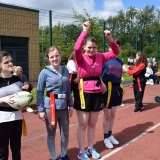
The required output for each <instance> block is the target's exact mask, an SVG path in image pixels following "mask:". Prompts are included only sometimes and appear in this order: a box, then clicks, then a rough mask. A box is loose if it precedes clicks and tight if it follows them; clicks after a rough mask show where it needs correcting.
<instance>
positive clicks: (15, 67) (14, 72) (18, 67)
mask: <svg viewBox="0 0 160 160" xmlns="http://www.w3.org/2000/svg"><path fill="white" fill-rule="evenodd" d="M19 69H22V67H21V66H14V67H13V74H14V75H16V74H17V72H18V70H19Z"/></svg>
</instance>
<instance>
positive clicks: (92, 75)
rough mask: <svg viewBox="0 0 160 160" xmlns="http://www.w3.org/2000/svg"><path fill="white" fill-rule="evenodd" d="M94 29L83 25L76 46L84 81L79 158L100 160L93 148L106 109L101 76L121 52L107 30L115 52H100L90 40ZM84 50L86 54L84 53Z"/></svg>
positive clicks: (93, 41) (76, 60) (85, 24)
mask: <svg viewBox="0 0 160 160" xmlns="http://www.w3.org/2000/svg"><path fill="white" fill-rule="evenodd" d="M90 27H91V23H90V22H89V21H87V22H84V23H83V31H82V33H81V34H80V36H79V37H78V40H77V42H76V44H75V46H74V55H75V62H76V65H77V69H78V75H79V77H80V82H79V94H80V101H81V105H80V107H77V108H75V109H76V113H77V117H78V129H77V141H78V145H79V148H80V151H79V152H78V155H77V156H78V158H79V159H81V160H89V157H88V156H90V155H91V156H92V157H93V158H95V159H98V158H100V154H99V153H98V152H97V151H96V149H94V148H93V143H94V135H95V127H96V122H97V119H98V114H99V111H101V110H103V105H102V84H101V80H100V75H101V72H102V64H103V63H105V62H106V61H109V60H110V59H112V58H114V57H115V56H117V55H118V53H119V49H118V46H117V44H116V42H115V41H114V40H113V38H112V34H111V32H110V31H108V30H106V31H105V35H106V38H107V39H108V41H109V43H110V45H111V48H112V51H110V52H107V53H98V52H97V41H96V39H95V38H94V37H87V36H88V31H89V29H90ZM82 48H83V49H84V54H83V53H82ZM86 129H87V138H88V147H87V149H86V150H85V146H84V142H85V132H86Z"/></svg>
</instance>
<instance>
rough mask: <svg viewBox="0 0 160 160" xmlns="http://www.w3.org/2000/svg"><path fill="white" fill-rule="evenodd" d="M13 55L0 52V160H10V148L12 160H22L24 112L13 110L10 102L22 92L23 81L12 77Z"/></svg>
mask: <svg viewBox="0 0 160 160" xmlns="http://www.w3.org/2000/svg"><path fill="white" fill-rule="evenodd" d="M12 71H13V63H12V58H11V55H10V54H9V53H8V52H6V51H1V52H0V72H1V77H0V159H1V160H8V154H9V151H8V149H9V146H10V148H11V153H12V160H21V135H22V119H23V116H22V112H21V111H19V110H17V109H14V108H12V107H11V106H10V105H9V100H10V98H11V97H12V95H13V94H14V93H17V92H19V91H21V90H22V86H23V83H22V81H21V79H20V78H19V77H17V76H15V75H12V73H11V72H12Z"/></svg>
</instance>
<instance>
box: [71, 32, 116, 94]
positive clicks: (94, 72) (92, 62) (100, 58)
mask: <svg viewBox="0 0 160 160" xmlns="http://www.w3.org/2000/svg"><path fill="white" fill-rule="evenodd" d="M87 36H88V33H87V32H85V31H82V33H81V34H80V36H79V38H78V40H77V42H76V44H75V46H74V55H75V62H76V65H77V69H78V75H79V77H80V78H84V77H91V76H98V77H100V76H101V73H102V65H103V63H105V62H107V61H109V60H110V59H112V58H114V57H116V56H117V55H118V53H119V49H118V46H117V44H116V42H115V41H114V42H112V43H111V44H110V46H111V48H112V51H110V52H106V53H96V54H95V55H94V56H92V57H91V56H90V57H89V56H88V55H86V54H83V53H82V46H83V43H84V40H85V38H86V37H87ZM96 83H97V80H90V81H84V82H83V91H84V92H87V93H97V92H101V91H102V85H100V86H98V87H97V86H96Z"/></svg>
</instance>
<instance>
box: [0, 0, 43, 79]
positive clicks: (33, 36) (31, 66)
mask: <svg viewBox="0 0 160 160" xmlns="http://www.w3.org/2000/svg"><path fill="white" fill-rule="evenodd" d="M0 50H1V51H2V50H6V51H8V52H9V53H10V54H11V56H12V58H13V64H14V65H15V66H21V67H22V68H23V74H25V75H26V77H27V78H28V80H29V81H37V79H38V75H39V72H40V56H39V11H38V10H35V9H29V8H24V7H19V6H14V5H8V4H3V3H0Z"/></svg>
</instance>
